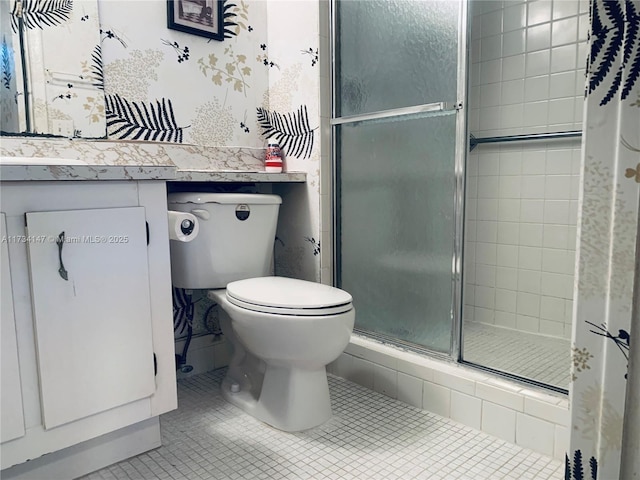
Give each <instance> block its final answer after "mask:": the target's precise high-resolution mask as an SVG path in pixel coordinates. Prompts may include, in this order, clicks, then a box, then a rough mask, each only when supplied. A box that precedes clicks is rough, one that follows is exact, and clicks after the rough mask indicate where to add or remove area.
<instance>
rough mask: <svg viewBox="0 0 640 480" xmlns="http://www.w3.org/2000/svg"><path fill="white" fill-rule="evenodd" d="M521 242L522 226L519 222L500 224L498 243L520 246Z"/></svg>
mask: <svg viewBox="0 0 640 480" xmlns="http://www.w3.org/2000/svg"><path fill="white" fill-rule="evenodd" d="M519 241H520V224H519V223H517V222H498V232H497V242H498V243H504V244H507V245H518V242H519Z"/></svg>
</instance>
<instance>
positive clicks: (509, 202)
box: [497, 199, 520, 222]
mask: <svg viewBox="0 0 640 480" xmlns="http://www.w3.org/2000/svg"><path fill="white" fill-rule="evenodd" d="M497 220H499V221H501V222H518V221H520V200H518V199H500V200H499V202H498V215H497Z"/></svg>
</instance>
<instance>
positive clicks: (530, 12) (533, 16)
mask: <svg viewBox="0 0 640 480" xmlns="http://www.w3.org/2000/svg"><path fill="white" fill-rule="evenodd" d="M551 5H552V2H551V1H550V0H535V1H529V2H527V25H536V24H538V23H543V22H549V21H550V20H551Z"/></svg>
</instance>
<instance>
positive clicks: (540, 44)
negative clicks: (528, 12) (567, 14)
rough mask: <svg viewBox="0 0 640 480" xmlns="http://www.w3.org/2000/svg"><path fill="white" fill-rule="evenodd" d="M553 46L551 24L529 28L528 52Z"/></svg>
mask: <svg viewBox="0 0 640 480" xmlns="http://www.w3.org/2000/svg"><path fill="white" fill-rule="evenodd" d="M550 45H551V24H550V23H548V21H547V23H543V24H541V25H536V26H534V27H529V28H527V52H534V51H536V50H543V49H548V48H549V46H550Z"/></svg>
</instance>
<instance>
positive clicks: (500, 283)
mask: <svg viewBox="0 0 640 480" xmlns="http://www.w3.org/2000/svg"><path fill="white" fill-rule="evenodd" d="M516 255H517V251H516ZM516 262H517V260H516ZM517 282H518V269H517V268H509V267H497V268H496V287H497V288H503V289H506V290H513V291H515V290H516V289H517Z"/></svg>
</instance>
